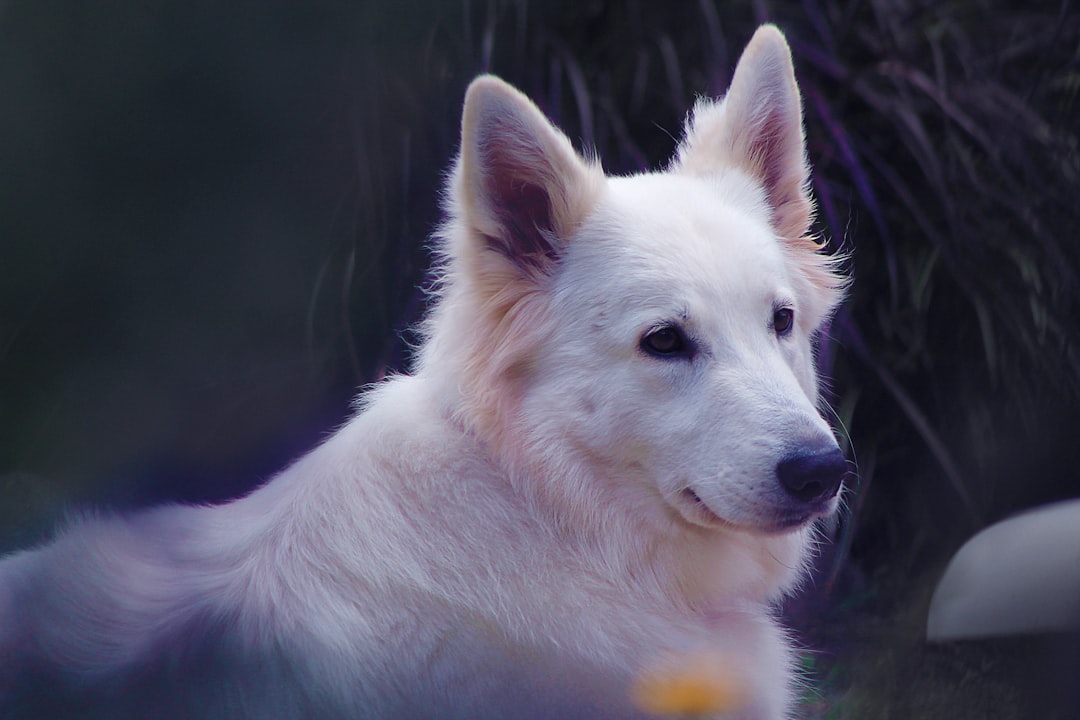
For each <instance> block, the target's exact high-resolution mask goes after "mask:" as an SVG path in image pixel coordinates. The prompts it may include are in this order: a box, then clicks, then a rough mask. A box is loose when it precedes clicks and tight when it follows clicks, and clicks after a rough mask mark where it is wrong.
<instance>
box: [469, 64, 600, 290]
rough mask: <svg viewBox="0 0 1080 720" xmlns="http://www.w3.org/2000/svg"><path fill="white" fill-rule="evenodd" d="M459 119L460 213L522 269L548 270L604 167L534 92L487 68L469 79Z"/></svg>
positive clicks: (531, 271)
mask: <svg viewBox="0 0 1080 720" xmlns="http://www.w3.org/2000/svg"><path fill="white" fill-rule="evenodd" d="M461 125H462V127H461V155H460V157H459V159H458V166H457V177H456V178H455V180H456V181H457V183H458V185H457V188H458V192H459V198H460V200H461V204H460V206H459V207H460V211H461V212H462V219H463V220H464V221H465V224H466V225H467V226H468V228H469V230H471V231H472V232H473V233H476V234H477V235H478V236H479V237H480V238H482V239H483V241H484V242H485V243H486V244H487V246H488V247H490V248H492V249H494V250H497V251H498V252H499V253H501V254H502V255H504V256H505V257H506V258H508V259H509V260H511V261H512V263H513V264H514V265H515V266H516V267H517V268H518V269H519V270H521V271H524V272H526V273H527V274H534V273H535V272H537V271H539V272H546V271H548V270H549V269H550V267H551V266H552V264H553V263H554V262H555V261H556V260H557V259H558V257H559V255H560V253H561V251H562V248H563V246H564V243H565V241H566V239H567V238H568V237H569V236H570V235H571V234H572V233H573V231H574V230H575V229H576V227H577V225H578V224H579V223H580V222H581V220H582V219H583V218H584V216H585V214H586V213H587V212H588V211H589V209H590V208H591V207H592V205H593V204H594V203H595V200H596V195H597V191H598V188H599V186H600V183H602V181H603V172H602V171H601V170H600V169H599V167H598V166H596V165H595V164H592V165H590V164H587V163H586V162H585V161H584V160H583V159H582V158H581V157H580V156H579V155H578V154H577V153H576V152H575V151H574V148H573V146H572V145H571V144H570V141H569V140H568V139H567V138H566V136H565V135H563V134H562V133H561V132H559V130H557V129H556V128H555V127H554V126H553V125H552V124H551V123H550V122H548V120H547V118H545V117H544V115H543V113H541V112H540V110H539V109H538V108H537V107H536V106H535V105H534V104H533V103H532V101H531V100H529V99H528V98H527V97H525V95H523V94H522V93H520V92H518V91H517V90H516V89H514V88H513V87H511V86H510V85H507V84H506V83H505V82H503V81H502V80H499V79H498V78H495V77H492V76H482V77H479V78H477V79H476V80H474V81H473V83H472V84H471V85H470V86H469V89H468V91H467V92H466V94H465V109H464V112H463V114H462V121H461Z"/></svg>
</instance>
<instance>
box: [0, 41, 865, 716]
mask: <svg viewBox="0 0 1080 720" xmlns="http://www.w3.org/2000/svg"><path fill="white" fill-rule="evenodd" d="M801 112H802V108H801V101H800V97H799V93H798V89H797V87H796V85H795V79H794V74H793V71H792V66H791V57H790V53H789V51H788V47H787V44H786V43H785V41H784V39H783V37H782V35H781V34H780V32H779V31H778V30H776V29H775V28H773V27H763V28H761V29H760V30H759V31H758V32H757V34H756V35H755V36H754V38H753V39H752V40H751V42H750V44H749V46H748V47H747V49H746V51H745V53H744V55H743V56H742V59H741V60H740V61H739V64H738V67H737V69H736V72H735V76H734V79H733V81H732V85H731V89H730V91H729V92H728V94H727V95H726V97H725V98H724V99H723V100H721V101H719V102H705V101H702V102H700V103H699V104H698V105H697V106H696V107H695V108H694V110H693V113H692V115H691V117H690V120H689V122H688V124H687V128H686V136H685V139H684V141H683V142H682V144H681V145H680V146H679V148H678V152H677V155H676V157H675V158H674V160H673V161H672V163H671V165H670V167H669V168H668V169H667V170H665V171H664V172H659V173H652V174H643V175H635V176H632V177H606V176H605V175H604V173H603V172H602V170H601V168H600V166H599V165H598V164H597V163H596V162H594V161H589V160H585V159H583V158H582V157H581V156H580V155H578V154H577V153H576V152H575V151H574V150H573V148H572V146H571V144H570V142H569V141H568V140H567V139H566V137H565V136H563V135H562V134H561V133H560V132H559V131H558V130H557V129H555V128H554V127H553V126H552V125H551V124H550V123H549V122H548V121H547V120H546V119H545V117H544V116H543V115H542V114H541V113H540V111H539V110H538V109H537V108H536V107H535V106H534V105H533V104H532V103H531V102H530V101H529V100H528V99H527V98H526V97H525V96H523V95H522V94H520V93H519V92H518V91H516V90H514V89H513V88H511V87H510V86H508V85H506V84H505V83H503V82H501V81H500V80H497V79H496V78H493V77H481V78H479V79H477V80H476V81H475V82H474V83H473V84H472V85H471V86H470V88H469V90H468V93H467V95H466V98H465V106H464V117H463V119H462V139H461V151H460V156H459V157H458V160H457V163H456V165H455V168H454V173H453V177H452V179H451V182H450V187H449V192H448V203H447V205H448V207H447V211H448V213H447V214H448V219H447V221H446V224H445V225H444V227H443V228H442V230H441V232H440V233H439V239H440V241H441V253H442V258H441V262H442V264H441V279H440V289H439V298H438V302H437V304H436V306H435V308H434V310H433V312H432V313H431V315H430V317H429V318H428V320H427V322H426V325H425V333H426V336H425V337H426V339H425V342H424V344H423V347H422V349H421V351H420V353H419V359H418V362H417V366H416V368H415V372H414V373H413V374H412V375H408V376H401V377H395V378H393V379H390V380H388V381H386V382H384V383H382V384H381V385H380V386H378V387H376V388H375V389H374V390H372V391H370V392H368V393H367V394H366V395H365V396H364V398H363V401H362V410H361V411H360V412H359V413H358V414H357V415H356V417H354V418H353V419H352V420H350V421H349V422H348V423H347V424H346V425H345V426H344V427H342V428H341V430H339V431H338V432H337V433H336V434H334V435H333V436H332V437H330V438H329V439H328V440H327V441H326V442H325V443H323V444H322V445H321V446H320V447H318V448H316V449H315V450H313V451H312V452H311V453H310V454H308V455H307V456H305V457H303V458H302V459H300V460H299V461H297V462H296V463H295V464H294V465H292V466H291V467H289V468H288V469H287V470H285V471H284V472H282V473H281V474H280V475H278V476H277V477H275V478H274V479H273V480H272V481H271V482H269V483H268V484H266V485H265V486H263V487H261V488H260V489H258V490H256V491H255V492H253V493H251V494H250V495H249V496H247V497H245V498H243V499H241V500H238V501H236V502H233V503H231V504H228V505H222V506H219V507H177V506H172V507H164V508H160V509H156V510H152V511H149V512H142V513H137V514H131V515H120V516H111V517H89V518H84V519H83V520H81V521H79V522H76V523H74V524H73V525H72V526H71V527H69V528H67V529H66V531H65V532H63V533H62V534H61V535H60V536H59V538H58V539H57V540H56V541H55V542H53V543H52V544H50V545H47V546H45V547H41V548H38V549H33V550H29V551H25V552H21V553H19V554H16V555H14V556H12V557H10V558H8V559H6V560H4V561H3V563H2V564H0V715H2V716H3V717H6V718H11V717H16V718H18V717H52V716H58V717H109V718H117V717H122V718H126V717H178V718H180V717H183V718H187V717H220V718H234V717H250V718H270V717H282V718H360V717H365V718H366V717H416V718H421V717H446V718H473V717H575V716H576V717H601V716H605V717H606V716H610V717H625V716H627V715H631V714H633V713H635V712H636V710H635V708H634V707H633V706H632V705H631V701H630V699H629V698H630V687H631V685H632V683H633V679H634V678H635V677H637V676H638V675H639V673H641V672H642V671H643V670H647V669H648V668H650V667H652V666H654V665H655V664H657V663H661V664H662V663H664V662H673V660H672V658H675V659H677V658H685V657H708V658H721V659H722V660H721V663H724V662H726V663H727V665H726V666H723V667H721V665H717V666H716V667H714V668H712V669H711V670H710V671H711V672H715V673H716V674H718V675H724V676H725V677H727V678H728V679H729V680H731V682H732V683H733V684H734V686H735V687H736V688H737V693H736V695H737V696H738V701H737V702H733V703H732V705H730V706H728V709H730V710H732V711H733V712H734V714H736V715H737V716H738V717H750V718H781V717H785V716H787V715H788V714H789V713H790V712H791V709H792V704H793V696H794V692H793V684H794V682H795V678H794V673H793V669H792V658H793V652H792V650H791V647H790V643H789V642H788V641H787V639H786V637H785V633H784V631H783V630H782V629H781V628H780V627H779V626H778V624H777V622H776V621H775V619H774V611H773V609H772V605H771V604H772V603H774V602H775V601H776V600H778V599H779V598H781V597H782V596H783V595H784V593H786V592H788V591H789V590H791V589H792V588H793V586H794V585H795V584H796V583H798V581H799V579H800V577H801V576H802V575H803V573H804V568H805V565H806V560H807V556H808V552H809V547H810V545H811V543H812V538H811V536H812V534H813V523H814V520H815V518H818V517H820V516H822V515H824V514H826V513H830V512H832V511H833V510H834V509H835V507H836V504H837V495H838V493H839V488H840V486H841V482H842V477H843V475H844V473H845V471H846V463H845V461H844V459H843V457H842V456H841V453H840V451H839V449H838V447H837V444H836V442H835V440H834V438H833V435H832V433H831V431H830V428H829V426H828V425H827V424H826V422H825V421H824V420H823V419H822V417H821V415H820V414H819V411H818V408H817V404H818V394H817V385H816V377H815V371H814V363H813V339H814V335H815V333H816V332H817V331H818V329H819V328H820V327H821V325H822V323H823V322H824V321H825V320H826V319H827V318H828V317H829V315H830V313H831V312H832V311H833V309H834V307H835V306H836V304H837V303H838V302H839V300H840V297H841V294H842V290H841V286H842V285H843V279H842V278H841V277H840V274H839V273H838V272H837V271H836V268H835V261H834V260H833V259H831V258H829V257H826V256H825V255H824V254H823V253H822V252H821V248H820V246H819V245H818V244H817V243H816V242H815V241H814V240H813V239H812V238H810V237H808V236H807V232H808V228H809V225H810V220H811V201H810V199H809V197H808V194H807V176H808V168H807V164H806V158H805V147H804V146H805V142H804V135H803V130H802V117H801ZM736 706H737V707H736Z"/></svg>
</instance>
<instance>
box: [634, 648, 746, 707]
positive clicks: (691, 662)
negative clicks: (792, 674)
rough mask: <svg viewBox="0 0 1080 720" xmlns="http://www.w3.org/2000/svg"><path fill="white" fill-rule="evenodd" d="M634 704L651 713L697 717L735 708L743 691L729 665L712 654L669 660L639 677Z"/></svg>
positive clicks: (738, 704)
mask: <svg viewBox="0 0 1080 720" xmlns="http://www.w3.org/2000/svg"><path fill="white" fill-rule="evenodd" d="M631 696H632V699H633V701H634V703H635V704H636V705H637V706H638V707H639V708H641V709H642V710H644V711H645V712H648V713H652V714H654V715H675V716H686V717H696V716H703V715H714V714H719V713H724V712H731V711H732V710H737V709H738V708H739V707H740V706H741V705H742V703H743V693H742V691H741V689H740V687H739V683H738V681H737V680H736V678H735V675H734V673H733V672H731V670H730V666H729V665H728V664H727V663H725V662H723V661H722V660H720V659H719V658H717V657H716V656H715V655H704V654H700V655H693V656H686V657H682V658H678V659H676V660H669V661H667V662H665V663H663V664H662V665H660V666H658V667H656V668H654V669H651V670H648V671H647V672H644V673H642V674H641V675H640V676H638V678H637V680H636V681H635V682H634V684H633V687H632V688H631Z"/></svg>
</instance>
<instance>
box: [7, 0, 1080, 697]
mask: <svg viewBox="0 0 1080 720" xmlns="http://www.w3.org/2000/svg"><path fill="white" fill-rule="evenodd" d="M763 21H772V22H776V23H778V24H779V25H780V26H781V28H782V29H783V30H784V31H785V32H786V33H787V35H788V38H789V41H790V42H791V44H792V48H793V50H794V54H795V61H796V70H797V74H798V76H799V80H800V83H801V86H802V90H803V94H804V102H805V109H806V123H807V132H808V137H809V143H810V156H811V160H812V162H813V163H814V165H815V174H814V191H815V194H816V196H817V198H818V204H819V230H820V232H821V233H822V235H823V236H824V237H825V238H827V240H828V242H829V244H830V247H831V248H833V249H834V250H837V249H839V250H844V251H847V252H849V253H851V256H852V259H851V261H850V267H851V270H852V272H853V273H854V275H855V278H856V282H855V285H854V289H853V292H852V294H851V298H850V301H849V302H848V304H847V305H846V307H845V309H844V310H843V311H842V312H841V313H840V315H839V316H838V317H837V319H836V321H835V322H834V324H833V326H832V328H831V330H830V332H829V333H828V337H826V338H825V339H824V341H823V344H822V348H821V361H822V365H823V369H824V371H825V372H826V373H827V374H828V375H830V376H831V377H832V381H831V383H830V386H829V401H830V403H831V405H832V407H833V408H835V410H836V413H837V426H838V429H840V431H841V432H842V434H843V436H844V439H845V442H846V443H848V449H849V451H850V454H851V457H853V458H854V459H855V460H856V461H857V463H858V467H859V479H858V481H856V482H853V483H852V487H851V489H850V492H849V494H848V505H849V507H848V510H847V512H846V513H845V514H844V516H843V517H842V518H841V520H840V522H839V523H838V525H837V526H836V527H835V528H834V529H833V531H832V532H833V535H834V536H835V542H834V543H833V544H832V546H831V548H830V550H829V551H828V552H826V554H825V555H824V556H823V558H822V560H821V562H820V563H819V564H820V567H819V569H818V573H817V575H816V577H815V580H814V582H813V583H812V584H811V586H810V587H809V588H808V591H807V594H806V595H805V597H804V598H803V599H802V600H800V601H798V602H794V603H791V604H790V606H789V608H788V611H789V613H790V614H791V616H792V620H793V622H795V624H796V625H797V627H798V628H799V633H800V637H801V638H802V639H803V641H804V642H806V643H807V644H808V645H810V646H811V647H814V648H816V650H817V652H814V653H807V654H806V656H805V659H804V666H805V669H806V670H807V671H808V672H809V673H811V674H813V675H814V676H815V682H816V683H817V685H818V686H819V689H818V690H817V691H808V693H807V696H806V698H805V700H804V707H803V710H804V712H805V713H806V714H807V715H809V716H811V717H820V718H825V717H829V718H856V717H877V718H883V717H897V718H901V717H912V718H967V717H971V718H990V717H1002V718H1026V717H1062V718H1066V717H1075V716H1076V715H1074V714H1070V713H1073V712H1075V711H1076V708H1075V707H1071V706H1069V705H1068V704H1067V703H1066V702H1065V701H1064V700H1061V699H1060V698H1059V697H1058V695H1057V693H1058V692H1059V691H1060V690H1061V689H1062V686H1064V685H1068V683H1069V682H1072V680H1071V679H1072V678H1075V677H1076V672H1078V670H1077V668H1076V667H1075V666H1073V667H1071V668H1068V667H1066V669H1065V673H1066V674H1067V676H1068V678H1069V680H1068V681H1067V682H1059V681H1058V680H1057V679H1056V678H1057V677H1058V675H1060V674H1061V673H1062V670H1061V667H1060V663H1058V660H1059V658H1060V657H1061V656H1060V655H1058V654H1057V653H1051V652H1049V651H1047V647H1048V646H1050V645H1054V644H1055V643H1058V642H1059V640H1060V639H1057V638H1050V639H1047V638H1035V639H1027V640H1025V639H1009V640H1002V641H1000V642H995V641H985V642H977V643H954V644H946V645H935V646H928V645H926V644H925V643H924V642H923V641H922V633H923V630H924V626H925V614H926V607H927V603H928V598H929V594H930V591H931V590H932V588H933V585H934V583H935V582H936V581H937V579H938V578H939V577H940V574H941V572H942V569H943V568H944V566H945V563H946V561H947V560H948V558H949V556H950V554H951V553H952V552H953V551H954V550H955V549H956V548H957V547H958V546H959V544H960V543H961V542H963V540H964V539H966V538H967V537H969V536H970V535H972V534H973V533H974V532H976V531H977V530H978V529H979V528H981V527H984V526H985V525H987V524H988V523H990V522H992V521H994V520H997V519H1000V518H1003V517H1006V516H1008V515H1010V514H1013V513H1015V512H1017V511H1019V510H1022V509H1024V508H1028V507H1032V506H1035V505H1038V504H1041V503H1044V502H1048V501H1051V500H1055V499H1061V498H1068V497H1076V496H1080V422H1078V420H1077V416H1078V411H1080V345H1078V341H1080V237H1078V232H1080V230H1078V228H1080V210H1078V208H1080V145H1078V135H1080V122H1078V119H1080V99H1078V93H1080V11H1078V10H1077V8H1076V7H1075V3H1073V2H1068V1H1058V2H1050V1H1045V2H1025V3H1021V2H1015V3H1006V2H993V1H990V0H953V1H952V2H946V3H941V2H930V1H929V0H925V1H921V2H920V1H918V0H865V1H859V0H784V1H776V2H769V1H767V0H757V1H749V0H748V1H741V0H731V1H727V0H700V1H690V0H687V1H686V2H670V3H658V2H649V1H648V0H627V1H626V2H618V3H617V2H600V1H594V0H580V1H578V2H570V1H565V2H544V3H539V2H535V3H527V2H524V0H520V1H518V2H511V1H502V0H491V1H489V2H465V1H461V2H446V1H442V0H426V1H424V0H415V1H413V2H408V1H405V2H395V3H390V2H381V3H375V2H370V1H368V2H343V1H339V2H335V1H331V0H313V1H311V2H307V3H298V2H292V3H289V2H281V1H279V0H268V1H265V2H261V3H218V2H209V1H207V0H184V1H183V2H180V1H178V0H144V1H142V2H132V1H129V2H116V1H115V0H98V2H95V3H79V2H74V1H71V0H69V1H67V2H50V1H48V0H0V551H2V550H5V549H13V548H16V547H22V546H25V545H27V544H31V543H33V542H36V541H39V540H41V539H42V538H45V537H47V536H48V535H49V533H50V532H52V530H53V529H54V528H55V526H56V523H57V522H58V521H59V520H60V519H61V518H62V517H63V515H64V514H65V513H66V512H69V511H70V510H71V509H72V508H78V507H85V506H88V505H89V506H105V507H114V508H131V507H138V506H143V505H146V504H150V503H155V502H160V501H163V500H169V499H173V500H183V501H219V500H224V499H227V498H230V497H235V496H237V495H240V494H243V493H244V492H246V491H247V490H249V489H250V488H252V487H253V486H255V485H256V484H258V483H259V482H262V481H264V480H266V479H267V478H268V477H270V476H271V475H272V474H273V472H274V471H275V470H277V469H278V468H279V467H280V466H281V465H283V464H284V463H286V462H288V461H289V460H290V459H291V458H294V457H296V456H297V455H299V454H301V453H302V452H304V450H305V449H307V448H308V447H310V446H311V445H313V444H314V443H316V442H318V441H319V439H320V438H321V437H323V436H324V435H325V434H326V433H327V432H329V431H331V430H332V429H333V428H334V427H335V426H336V425H338V424H339V423H340V422H341V421H342V420H343V418H344V417H345V416H346V415H347V414H348V413H349V412H350V402H351V400H352V398H353V397H354V395H355V393H356V392H357V390H358V388H360V387H361V386H363V385H364V384H365V383H368V382H371V381H374V380H377V379H378V378H379V377H381V376H382V375H384V374H385V373H387V372H390V371H394V370H405V369H407V367H408V359H409V340H410V335H409V331H408V327H409V325H410V323H412V322H414V321H415V320H416V319H417V318H418V317H419V316H420V315H421V314H422V312H423V307H424V297H423V294H422V293H421V292H418V291H417V290H416V288H417V286H421V285H423V283H424V282H425V271H426V268H427V266H428V262H429V254H428V252H427V246H426V241H427V236H428V235H429V233H430V232H431V230H432V229H433V227H434V226H435V224H436V223H437V222H438V218H439V208H438V198H439V192H440V188H441V185H442V180H443V178H444V176H445V172H446V169H447V167H448V165H449V163H450V161H451V160H452V158H453V156H454V153H455V150H456V143H457V130H458V117H459V112H460V103H461V97H462V93H463V90H464V88H465V86H466V84H467V83H468V81H469V80H470V79H471V78H472V77H473V76H474V75H475V74H477V73H479V72H483V71H492V72H496V73H498V74H500V75H502V76H503V77H504V78H505V79H507V80H509V81H510V82H512V83H515V84H517V85H518V86H519V87H521V88H522V89H523V90H525V91H526V92H527V93H528V94H530V95H531V96H532V97H534V98H535V99H536V100H537V102H538V104H539V105H540V106H541V107H542V108H543V109H544V111H545V112H547V113H548V114H549V115H550V116H551V117H552V119H553V120H555V121H556V122H557V123H558V124H559V125H560V126H561V127H563V128H564V130H565V131H566V132H567V134H568V135H569V136H570V137H571V138H572V139H574V140H575V141H576V142H578V144H579V146H580V147H591V148H596V149H597V150H598V152H599V154H600V156H601V157H602V158H603V161H604V165H605V167H606V168H607V170H608V171H609V172H613V173H627V172H634V171H637V170H641V169H645V168H655V167H658V166H660V165H661V164H662V163H663V162H665V161H666V160H667V158H668V157H669V156H670V154H671V152H672V150H673V149H674V145H675V140H674V139H673V138H674V137H678V134H679V131H680V128H681V124H682V121H683V118H684V116H685V113H686V111H687V110H688V108H689V107H690V106H691V105H692V102H693V99H694V97H695V96H696V95H700V94H708V95H716V94H719V93H722V92H723V90H724V89H725V88H726V87H727V83H728V81H729V79H730V74H731V71H732V69H733V67H734V63H735V61H736V59H737V57H738V53H739V52H740V50H741V49H742V46H743V45H744V44H745V42H746V41H747V39H748V38H749V37H750V35H751V33H752V31H753V29H754V28H755V27H756V25H757V24H758V23H760V22H763ZM1055 663H1058V667H1057V669H1056V671H1055V670H1053V669H1052V668H1053V666H1054V665H1055ZM1048 668H1049V669H1048ZM1055 672H1056V673H1057V675H1055Z"/></svg>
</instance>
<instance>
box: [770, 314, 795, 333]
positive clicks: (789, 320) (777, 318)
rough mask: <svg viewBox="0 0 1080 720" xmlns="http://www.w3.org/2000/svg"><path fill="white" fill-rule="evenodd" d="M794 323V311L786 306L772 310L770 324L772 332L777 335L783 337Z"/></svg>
mask: <svg viewBox="0 0 1080 720" xmlns="http://www.w3.org/2000/svg"><path fill="white" fill-rule="evenodd" d="M794 325H795V311H794V310H792V309H791V308H788V307H783V308H777V309H776V310H775V311H774V312H773V316H772V326H773V332H775V333H776V335H777V336H778V337H783V336H784V335H787V334H788V333H789V332H791V328H792V327H793V326H794Z"/></svg>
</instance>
